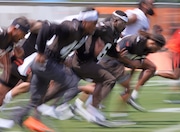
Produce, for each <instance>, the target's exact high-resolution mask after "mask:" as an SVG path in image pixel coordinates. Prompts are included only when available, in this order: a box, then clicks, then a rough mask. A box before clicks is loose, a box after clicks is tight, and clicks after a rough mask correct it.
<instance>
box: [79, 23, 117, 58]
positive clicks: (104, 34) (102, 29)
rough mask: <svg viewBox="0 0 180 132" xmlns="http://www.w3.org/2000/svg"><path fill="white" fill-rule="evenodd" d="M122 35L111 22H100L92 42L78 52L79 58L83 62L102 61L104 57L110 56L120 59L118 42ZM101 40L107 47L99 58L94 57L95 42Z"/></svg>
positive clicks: (91, 39) (91, 38) (88, 42)
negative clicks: (117, 49)
mask: <svg viewBox="0 0 180 132" xmlns="http://www.w3.org/2000/svg"><path fill="white" fill-rule="evenodd" d="M119 36H120V33H119V32H118V31H116V30H115V29H114V27H113V25H112V24H111V23H110V22H100V23H98V24H97V27H96V30H95V33H94V34H93V36H91V37H90V38H88V39H90V41H87V42H86V43H85V45H83V46H82V47H81V48H79V49H78V50H77V56H78V58H79V60H81V61H87V60H95V61H98V60H100V59H101V58H102V57H103V56H104V55H106V54H108V55H109V56H111V57H118V55H117V51H116V44H117V40H118V38H119ZM99 37H100V38H101V39H102V40H103V41H104V43H105V45H104V48H103V50H102V51H101V52H100V53H99V55H98V57H97V58H95V57H94V49H95V42H96V40H97V39H98V38H99Z"/></svg>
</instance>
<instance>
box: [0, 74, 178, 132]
mask: <svg viewBox="0 0 180 132" xmlns="http://www.w3.org/2000/svg"><path fill="white" fill-rule="evenodd" d="M158 80H163V81H162V83H161V82H154V81H158ZM168 81H169V80H168V79H163V78H160V77H153V78H152V79H150V81H149V82H148V83H147V84H146V85H145V86H144V87H143V88H142V90H141V92H140V96H139V100H138V101H139V103H140V104H141V105H142V106H143V107H145V108H146V109H147V112H139V111H137V110H135V109H133V108H132V107H131V106H129V105H126V104H124V103H122V102H121V101H120V100H118V97H119V96H118V95H119V93H120V91H122V88H121V87H120V86H119V85H116V86H115V88H114V89H113V91H112V93H111V94H110V96H109V97H108V98H107V99H106V101H105V102H104V104H105V106H106V108H105V109H104V110H103V111H104V112H105V114H106V115H107V117H108V118H109V119H114V120H115V119H116V120H130V121H133V122H136V124H134V125H124V126H119V127H117V128H104V127H101V126H98V125H96V124H92V123H88V122H86V121H85V120H82V121H79V120H76V119H70V120H66V121H60V120H56V119H53V118H50V117H45V116H42V117H41V119H42V122H43V123H44V124H46V125H47V126H48V127H50V128H52V129H54V131H55V132H180V114H179V112H180V110H178V111H176V112H174V110H173V109H171V110H170V111H168V112H151V110H156V109H162V108H163V109H165V108H180V107H179V106H180V104H169V103H165V102H163V100H166V99H174V100H175V99H179V100H180V93H179V94H178V93H177V94H168V93H169V92H175V91H174V90H172V88H171V86H169V83H168ZM132 85H133V84H132ZM27 97H28V94H23V95H20V96H19V97H17V98H15V99H14V100H13V101H16V100H18V99H27ZM24 103H25V102H16V103H11V104H9V105H8V106H7V107H12V106H20V105H23V104H24ZM112 112H126V113H128V116H127V117H118V118H111V117H110V116H109V114H110V113H112ZM9 114H10V112H7V111H4V112H1V114H0V117H1V118H8V116H9ZM0 131H2V132H29V130H27V129H26V128H24V129H23V128H20V127H19V126H17V125H15V126H14V127H13V128H12V129H5V130H0Z"/></svg>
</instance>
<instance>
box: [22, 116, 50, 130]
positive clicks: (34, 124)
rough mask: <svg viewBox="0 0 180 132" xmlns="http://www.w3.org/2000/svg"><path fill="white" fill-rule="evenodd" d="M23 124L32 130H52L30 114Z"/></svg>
mask: <svg viewBox="0 0 180 132" xmlns="http://www.w3.org/2000/svg"><path fill="white" fill-rule="evenodd" d="M23 125H24V126H25V127H26V128H28V129H29V130H31V131H33V132H34V131H35V132H54V131H53V130H52V129H50V128H49V127H47V126H46V125H45V124H43V123H42V122H41V121H39V120H37V119H35V118H34V117H31V116H30V117H29V118H27V119H26V120H25V121H24V122H23Z"/></svg>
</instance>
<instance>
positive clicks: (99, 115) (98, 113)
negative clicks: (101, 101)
mask: <svg viewBox="0 0 180 132" xmlns="http://www.w3.org/2000/svg"><path fill="white" fill-rule="evenodd" d="M87 111H88V112H89V113H90V114H91V115H94V116H95V117H96V118H97V119H99V120H101V121H104V120H106V117H105V116H104V114H103V113H102V112H101V111H100V110H98V109H97V108H95V107H93V106H92V105H88V106H87Z"/></svg>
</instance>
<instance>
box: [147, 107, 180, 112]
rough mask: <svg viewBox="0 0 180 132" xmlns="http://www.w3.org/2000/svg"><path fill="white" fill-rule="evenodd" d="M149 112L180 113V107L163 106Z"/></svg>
mask: <svg viewBox="0 0 180 132" xmlns="http://www.w3.org/2000/svg"><path fill="white" fill-rule="evenodd" d="M149 112H170V113H180V108H161V109H155V110H149Z"/></svg>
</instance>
